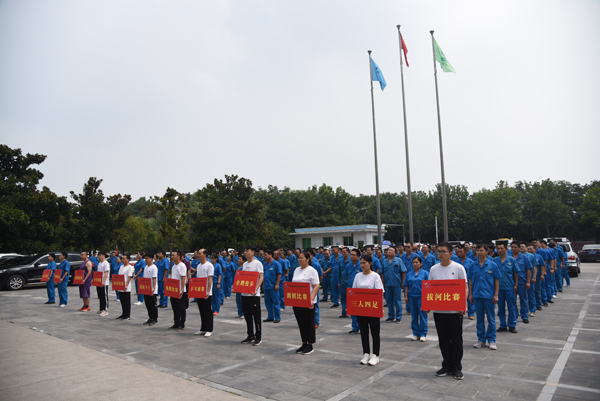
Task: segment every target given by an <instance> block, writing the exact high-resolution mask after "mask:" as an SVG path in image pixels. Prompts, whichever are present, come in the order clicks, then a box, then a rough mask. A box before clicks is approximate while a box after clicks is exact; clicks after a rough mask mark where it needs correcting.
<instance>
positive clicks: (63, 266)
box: [58, 251, 71, 308]
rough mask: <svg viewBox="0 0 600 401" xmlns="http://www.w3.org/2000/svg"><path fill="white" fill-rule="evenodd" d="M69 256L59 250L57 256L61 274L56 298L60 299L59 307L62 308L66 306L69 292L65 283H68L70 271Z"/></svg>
mask: <svg viewBox="0 0 600 401" xmlns="http://www.w3.org/2000/svg"><path fill="white" fill-rule="evenodd" d="M68 256H69V254H68V253H66V252H64V251H63V252H61V253H60V255H59V256H58V260H60V265H59V266H58V267H59V270H60V271H62V276H61V277H60V281H59V282H58V298H59V300H60V307H61V308H64V307H65V306H67V301H68V299H69V293H68V291H67V285H69V274H70V273H71V264H70V263H69V261H68V260H67V257H68Z"/></svg>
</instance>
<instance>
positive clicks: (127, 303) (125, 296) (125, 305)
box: [119, 291, 131, 318]
mask: <svg viewBox="0 0 600 401" xmlns="http://www.w3.org/2000/svg"><path fill="white" fill-rule="evenodd" d="M119 300H120V301H121V309H122V310H123V313H121V316H122V317H124V318H128V317H130V316H129V315H131V293H130V292H125V291H119Z"/></svg>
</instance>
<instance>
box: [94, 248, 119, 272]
mask: <svg viewBox="0 0 600 401" xmlns="http://www.w3.org/2000/svg"><path fill="white" fill-rule="evenodd" d="M113 253H114V252H113ZM90 262H92V269H94V271H96V268H97V267H98V264H99V263H100V261H99V260H98V257H97V256H96V251H94V252H92V257H91V258H90Z"/></svg>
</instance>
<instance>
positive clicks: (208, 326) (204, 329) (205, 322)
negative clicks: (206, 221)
mask: <svg viewBox="0 0 600 401" xmlns="http://www.w3.org/2000/svg"><path fill="white" fill-rule="evenodd" d="M197 255H198V260H199V261H200V264H199V265H197V266H196V277H200V278H204V277H206V297H204V298H198V311H199V312H200V330H198V331H197V332H196V333H194V334H196V335H197V336H204V337H210V336H212V332H213V319H214V315H213V311H212V297H213V293H212V290H213V277H214V274H215V267H214V266H213V264H212V263H210V261H208V260H207V256H208V251H207V250H206V249H200V250H199V251H198V253H197Z"/></svg>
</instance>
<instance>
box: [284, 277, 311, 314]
mask: <svg viewBox="0 0 600 401" xmlns="http://www.w3.org/2000/svg"><path fill="white" fill-rule="evenodd" d="M283 302H284V304H285V306H298V307H300V308H310V307H311V306H312V301H311V299H310V283H294V282H284V283H283Z"/></svg>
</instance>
